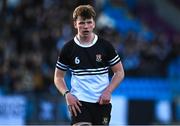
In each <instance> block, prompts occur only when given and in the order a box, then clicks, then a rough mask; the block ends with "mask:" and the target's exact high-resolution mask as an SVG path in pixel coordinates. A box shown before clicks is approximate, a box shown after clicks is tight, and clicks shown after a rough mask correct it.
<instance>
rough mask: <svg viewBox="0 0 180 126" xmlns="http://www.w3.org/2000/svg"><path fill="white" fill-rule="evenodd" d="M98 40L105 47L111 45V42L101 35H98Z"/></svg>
mask: <svg viewBox="0 0 180 126" xmlns="http://www.w3.org/2000/svg"><path fill="white" fill-rule="evenodd" d="M98 41H99V43H100V44H103V45H104V46H105V47H107V48H109V47H112V44H111V42H110V41H108V40H106V39H104V38H102V37H99V36H98Z"/></svg>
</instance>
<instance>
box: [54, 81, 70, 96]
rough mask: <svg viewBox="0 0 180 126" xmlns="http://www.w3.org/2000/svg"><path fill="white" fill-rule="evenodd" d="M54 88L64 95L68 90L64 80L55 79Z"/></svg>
mask: <svg viewBox="0 0 180 126" xmlns="http://www.w3.org/2000/svg"><path fill="white" fill-rule="evenodd" d="M54 83H55V86H56V88H57V89H58V90H59V92H60V93H61V94H62V95H64V93H65V92H66V91H67V90H68V88H67V86H66V82H65V81H64V79H60V78H57V79H55V80H54Z"/></svg>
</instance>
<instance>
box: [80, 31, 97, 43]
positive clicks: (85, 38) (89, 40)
mask: <svg viewBox="0 0 180 126" xmlns="http://www.w3.org/2000/svg"><path fill="white" fill-rule="evenodd" d="M94 37H95V34H94V33H92V34H91V35H89V36H80V35H79V34H78V35H77V38H78V40H79V42H80V43H81V44H91V43H92V41H93V40H94Z"/></svg>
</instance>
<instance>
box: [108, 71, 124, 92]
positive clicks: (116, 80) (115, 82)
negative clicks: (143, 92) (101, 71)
mask: <svg viewBox="0 0 180 126" xmlns="http://www.w3.org/2000/svg"><path fill="white" fill-rule="evenodd" d="M123 78H124V72H123V71H118V72H116V73H114V75H113V77H112V79H111V81H110V84H109V86H108V87H107V88H106V90H108V91H109V92H110V93H112V92H113V91H114V90H115V89H116V88H117V87H118V86H119V84H120V83H121V81H122V80H123Z"/></svg>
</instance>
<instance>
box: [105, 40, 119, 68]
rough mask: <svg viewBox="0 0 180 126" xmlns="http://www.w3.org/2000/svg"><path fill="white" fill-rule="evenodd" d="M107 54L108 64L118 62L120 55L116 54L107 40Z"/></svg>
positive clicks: (111, 64)
mask: <svg viewBox="0 0 180 126" xmlns="http://www.w3.org/2000/svg"><path fill="white" fill-rule="evenodd" d="M107 55H108V64H109V66H113V65H115V64H117V63H118V62H120V56H119V55H118V53H117V51H116V50H115V48H114V47H113V46H112V45H111V44H110V43H109V42H108V45H107Z"/></svg>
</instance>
